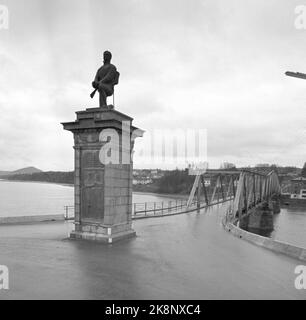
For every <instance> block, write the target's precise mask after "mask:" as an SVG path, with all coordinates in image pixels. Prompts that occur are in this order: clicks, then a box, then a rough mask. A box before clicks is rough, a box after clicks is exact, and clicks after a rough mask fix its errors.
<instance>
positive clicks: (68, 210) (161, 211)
mask: <svg viewBox="0 0 306 320" xmlns="http://www.w3.org/2000/svg"><path fill="white" fill-rule="evenodd" d="M233 199H234V198H233V197H232V196H229V197H226V198H224V199H216V200H214V201H212V202H211V203H209V204H207V202H206V200H205V199H200V201H198V200H194V201H193V202H192V203H189V205H188V201H187V200H186V199H177V200H172V201H171V200H170V201H161V202H143V203H134V204H133V210H132V218H133V219H140V218H146V217H147V218H149V217H159V216H167V215H174V214H183V213H188V212H194V211H199V210H201V209H205V208H208V207H209V206H213V205H217V204H222V203H224V202H227V201H230V200H233ZM64 212H65V219H66V220H73V219H74V206H72V205H70V206H65V207H64Z"/></svg>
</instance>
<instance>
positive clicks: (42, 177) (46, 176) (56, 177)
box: [5, 171, 74, 184]
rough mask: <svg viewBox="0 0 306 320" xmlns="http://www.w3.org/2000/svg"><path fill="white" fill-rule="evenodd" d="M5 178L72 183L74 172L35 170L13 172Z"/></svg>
mask: <svg viewBox="0 0 306 320" xmlns="http://www.w3.org/2000/svg"><path fill="white" fill-rule="evenodd" d="M5 179H6V180H12V181H37V182H38V181H39V182H51V183H63V184H73V183H74V172H54V171H50V172H37V173H32V174H14V175H11V176H6V177H5Z"/></svg>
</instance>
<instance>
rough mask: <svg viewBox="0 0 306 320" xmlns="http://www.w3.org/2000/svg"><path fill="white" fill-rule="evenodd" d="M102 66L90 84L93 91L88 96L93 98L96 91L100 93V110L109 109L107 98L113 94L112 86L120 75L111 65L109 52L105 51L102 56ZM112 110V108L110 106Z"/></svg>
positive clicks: (117, 81)
mask: <svg viewBox="0 0 306 320" xmlns="http://www.w3.org/2000/svg"><path fill="white" fill-rule="evenodd" d="M103 57H104V64H103V66H102V67H101V68H100V69H99V70H98V72H97V74H96V77H95V80H94V81H93V83H92V86H93V88H94V89H95V91H94V92H93V93H92V94H91V95H90V96H91V98H93V97H94V96H95V94H96V92H97V91H99V93H100V108H109V107H108V106H107V103H106V100H107V97H110V96H112V95H113V94H114V86H115V85H117V84H118V83H119V77H120V73H119V72H118V71H117V68H116V67H115V66H114V65H113V64H111V60H112V54H111V52H109V51H105V52H104V54H103ZM110 107H111V108H113V106H110Z"/></svg>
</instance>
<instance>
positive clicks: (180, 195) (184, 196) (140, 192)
mask: <svg viewBox="0 0 306 320" xmlns="http://www.w3.org/2000/svg"><path fill="white" fill-rule="evenodd" d="M1 181H6V182H11V183H14V182H22V183H43V184H53V185H59V186H63V187H72V188H74V184H70V183H59V182H48V181H31V180H8V179H0V182H1ZM133 193H134V194H147V195H152V196H160V197H164V198H174V199H188V196H189V195H188V194H171V193H155V192H147V191H138V190H137V191H134V190H133Z"/></svg>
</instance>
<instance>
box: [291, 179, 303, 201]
mask: <svg viewBox="0 0 306 320" xmlns="http://www.w3.org/2000/svg"><path fill="white" fill-rule="evenodd" d="M291 199H306V178H303V177H299V178H295V179H292V180H291Z"/></svg>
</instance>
